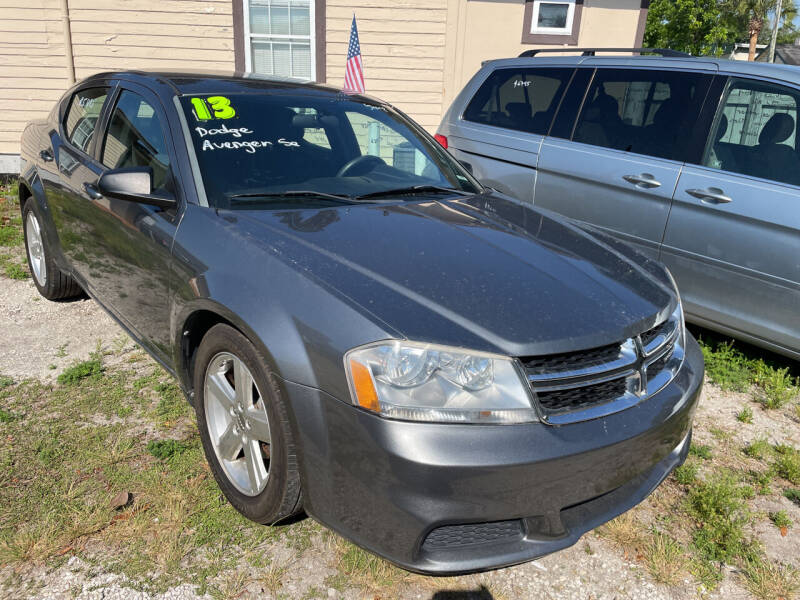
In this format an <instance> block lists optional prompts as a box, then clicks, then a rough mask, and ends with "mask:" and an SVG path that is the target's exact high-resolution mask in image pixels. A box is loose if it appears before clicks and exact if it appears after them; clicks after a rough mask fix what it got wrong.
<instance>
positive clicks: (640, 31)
mask: <svg viewBox="0 0 800 600" xmlns="http://www.w3.org/2000/svg"><path fill="white" fill-rule="evenodd" d="M649 8H650V0H642V7H641V9H640V10H639V22H638V23H637V24H636V39H635V40H634V42H633V47H634V48H641V47H642V46H644V30H645V27H647V10H648V9H649Z"/></svg>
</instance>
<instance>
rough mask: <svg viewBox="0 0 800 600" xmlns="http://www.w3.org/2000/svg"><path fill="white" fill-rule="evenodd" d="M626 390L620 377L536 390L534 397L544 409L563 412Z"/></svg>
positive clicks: (611, 398) (611, 396) (623, 380)
mask: <svg viewBox="0 0 800 600" xmlns="http://www.w3.org/2000/svg"><path fill="white" fill-rule="evenodd" d="M626 390H627V386H626V382H625V379H623V378H621V377H620V378H617V379H612V380H611V381H605V382H603V383H596V384H593V385H585V386H582V387H573V388H567V389H564V390H553V391H550V392H538V393H537V394H536V399H537V400H538V401H539V406H541V407H542V408H543V409H544V410H546V411H550V412H565V411H571V410H579V409H581V408H584V407H586V406H591V405H594V404H603V403H605V402H610V401H611V400H614V399H615V398H618V397H620V396H622V395H624V394H625V391H626Z"/></svg>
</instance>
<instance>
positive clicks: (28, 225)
mask: <svg viewBox="0 0 800 600" xmlns="http://www.w3.org/2000/svg"><path fill="white" fill-rule="evenodd" d="M25 237H26V239H27V240H28V257H29V258H30V263H31V271H32V272H33V276H34V277H35V278H36V282H37V283H38V284H39V286H40V287H44V286H45V284H46V283H47V266H46V264H45V256H44V243H43V242H42V228H41V227H40V225H39V219H37V218H36V214H35V213H34V212H33V211H32V210H31V211H29V212H28V218H27V219H25Z"/></svg>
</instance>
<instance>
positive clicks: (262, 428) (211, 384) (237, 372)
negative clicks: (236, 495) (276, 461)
mask: <svg viewBox="0 0 800 600" xmlns="http://www.w3.org/2000/svg"><path fill="white" fill-rule="evenodd" d="M204 388H205V389H204V394H203V399H204V400H203V401H204V403H205V415H206V426H207V427H208V433H209V436H210V438H211V444H212V446H213V447H214V452H215V453H216V456H217V460H218V461H219V463H220V465H221V466H222V469H223V471H224V472H225V475H226V476H227V478H228V480H229V481H230V482H231V483H232V484H233V485H234V487H236V489H237V490H239V491H240V492H241V493H242V494H245V495H247V496H257V495H258V494H260V493H261V492H262V491H263V490H264V488H265V487H266V485H267V480H268V478H269V463H270V443H271V439H272V436H271V433H270V426H269V417H268V416H267V408H266V406H265V404H264V398H263V396H262V395H261V392H260V391H259V389H258V386H257V385H256V382H255V380H254V379H253V375H252V374H251V373H250V370H249V369H248V368H247V366H246V365H245V364H244V363H243V362H242V361H241V359H239V358H237V357H236V356H234V355H233V354H231V353H229V352H221V353H219V354H217V355H216V356H214V358H212V359H211V362H210V363H209V365H208V368H207V369H206V375H205V383H204Z"/></svg>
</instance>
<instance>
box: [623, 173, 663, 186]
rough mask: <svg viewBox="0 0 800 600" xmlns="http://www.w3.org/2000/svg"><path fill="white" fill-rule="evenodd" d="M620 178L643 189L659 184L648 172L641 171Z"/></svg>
mask: <svg viewBox="0 0 800 600" xmlns="http://www.w3.org/2000/svg"><path fill="white" fill-rule="evenodd" d="M622 178H623V179H624V180H625V181H627V182H628V183H632V184H633V185H635V186H636V187H639V188H644V189H652V188H657V187H660V186H661V182H660V181H657V180H656V178H655V177H653V176H652V175H651V174H650V173H641V174H640V175H623V176H622Z"/></svg>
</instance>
